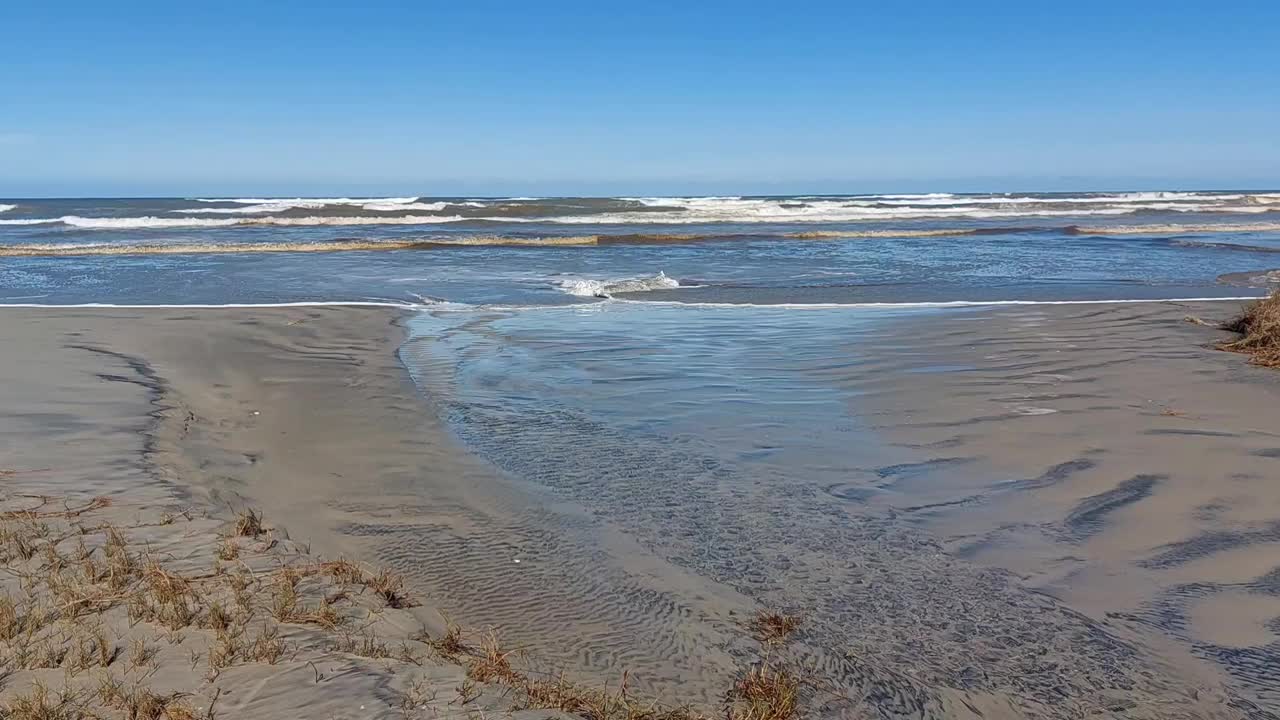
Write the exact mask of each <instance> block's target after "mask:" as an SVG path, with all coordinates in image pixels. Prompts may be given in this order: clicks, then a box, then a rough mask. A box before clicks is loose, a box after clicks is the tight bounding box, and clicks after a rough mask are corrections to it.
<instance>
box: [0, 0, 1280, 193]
mask: <svg viewBox="0 0 1280 720" xmlns="http://www.w3.org/2000/svg"><path fill="white" fill-rule="evenodd" d="M55 5H56V7H55ZM325 5H326V4H325V3H311V2H308V3H302V2H288V1H281V2H272V3H261V4H258V3H253V4H250V3H243V4H237V3H201V4H195V3H181V2H165V3H143V2H122V3H100V2H93V3H89V2H83V3H81V2H62V3H11V4H9V6H8V7H6V10H5V11H4V14H3V16H0V37H2V38H3V42H0V83H2V88H3V100H0V196H39V195H135V194H138V195H187V194H201V193H210V194H213V193H219V194H220V193H236V194H277V195H279V194H283V195H293V194H312V195H316V194H321V195H327V194H334V193H352V194H356V193H359V194H384V193H391V194H453V193H457V194H481V193H488V194H512V193H539V194H550V193H583V194H611V193H641V192H643V193H662V192H668V193H685V192H734V193H741V192H788V191H791V192H820V191H826V192H840V191H851V192H852V191H876V190H883V191H894V190H926V189H927V190H988V189H989V190H1006V189H1078V188H1084V187H1095V188H1140V187H1191V186H1195V187H1276V186H1280V91H1277V89H1276V88H1277V83H1278V81H1277V77H1278V76H1280V29H1278V28H1280V3H1274V2H1271V3H1262V2H1243V3H1241V2H1237V3H1225V2H1219V3H1196V4H1194V5H1192V4H1190V3H1186V4H1183V3H1177V2H1171V1H1169V0H1166V1H1165V2H1161V3H1146V2H1108V3H1101V2H1072V3H1052V4H1051V3H1028V2H1026V1H1025V0H1021V1H1020V2H1002V3H994V2H986V3H984V2H964V3H958V2H947V3H940V2H928V1H918V2H913V3H909V4H898V3H877V4H870V3H855V2H839V3H837V2H831V3H826V2H815V3H795V2H792V3H769V4H760V5H757V4H753V3H749V2H738V3H727V2H700V3H692V2H684V3H665V2H644V3H608V2H601V1H600V0H595V1H594V2H538V3H532V2H531V3H517V2H509V3H496V2H484V1H478V2H465V3H459V2H452V3H432V2H419V3H403V4H401V3H394V4H393V3H380V2H365V3H361V4H359V5H358V6H357V4H354V3H351V4H344V5H342V6H333V7H327V6H325Z"/></svg>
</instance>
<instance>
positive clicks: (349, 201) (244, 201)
mask: <svg viewBox="0 0 1280 720" xmlns="http://www.w3.org/2000/svg"><path fill="white" fill-rule="evenodd" d="M195 201H196V202H202V203H227V204H235V205H271V204H276V203H311V204H316V205H364V204H366V203H384V204H396V205H407V204H408V203H412V202H417V201H418V197H417V196H414V197H384V198H348V197H341V198H195Z"/></svg>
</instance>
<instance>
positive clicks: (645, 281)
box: [559, 272, 680, 298]
mask: <svg viewBox="0 0 1280 720" xmlns="http://www.w3.org/2000/svg"><path fill="white" fill-rule="evenodd" d="M559 285H560V289H561V290H563V291H565V292H566V293H568V294H570V295H576V296H578V297H598V298H608V297H613V296H614V294H616V293H637V292H648V291H650V290H670V289H672V288H678V287H680V283H679V282H678V281H676V280H674V279H673V278H669V277H667V276H666V274H665V273H662V272H659V273H658V274H657V275H653V276H650V277H638V278H623V279H620V280H592V279H586V278H573V279H569V280H561V281H560V283H559Z"/></svg>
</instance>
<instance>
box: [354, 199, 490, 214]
mask: <svg viewBox="0 0 1280 720" xmlns="http://www.w3.org/2000/svg"><path fill="white" fill-rule="evenodd" d="M464 204H466V203H464ZM447 207H449V203H447V202H433V203H420V202H412V203H400V202H381V201H379V202H371V203H365V204H364V205H361V206H360V209H361V210H368V211H370V212H401V211H404V210H421V211H423V212H436V211H439V210H443V209H445V208H447Z"/></svg>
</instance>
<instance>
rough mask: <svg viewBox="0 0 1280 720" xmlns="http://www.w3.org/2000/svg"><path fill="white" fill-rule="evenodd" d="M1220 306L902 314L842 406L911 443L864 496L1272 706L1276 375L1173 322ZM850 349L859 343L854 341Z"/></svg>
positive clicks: (1276, 694)
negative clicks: (1186, 654) (1159, 640)
mask: <svg viewBox="0 0 1280 720" xmlns="http://www.w3.org/2000/svg"><path fill="white" fill-rule="evenodd" d="M1237 309H1238V305H1237V304H1235V303H1203V304H1189V305H1187V304H1178V303H1155V304H1139V305H1100V306H1075V307H1061V306H1060V307H1052V306H1046V307H1039V308H1019V309H1006V310H984V311H976V312H972V313H968V314H954V313H953V314H950V315H948V316H946V317H942V316H935V317H932V318H924V319H920V320H915V321H910V322H907V323H905V324H903V325H901V326H900V327H898V328H897V330H898V333H897V336H898V337H899V338H901V339H900V340H899V341H898V342H896V343H884V344H880V345H876V346H875V347H873V349H872V350H871V352H870V354H871V356H872V359H871V360H870V362H869V363H868V366H867V368H866V370H867V372H866V373H864V374H862V375H860V378H861V381H860V383H859V389H860V390H862V391H863V392H864V393H865V394H864V395H862V396H861V398H860V401H859V405H860V407H859V408H858V411H859V412H863V413H871V414H872V415H873V416H874V421H873V423H874V425H875V427H876V430H877V431H878V432H879V433H880V434H881V435H882V436H883V437H885V438H886V439H888V440H890V441H891V442H892V443H893V444H894V445H896V446H898V447H900V448H903V449H904V450H907V451H909V452H911V453H915V454H918V455H921V459H920V460H919V461H917V462H915V463H909V464H904V465H902V466H899V467H886V468H879V469H878V478H877V479H876V480H875V481H873V482H872V483H870V487H868V486H867V485H859V486H858V489H859V490H860V491H861V494H860V495H859V496H860V497H861V498H863V500H864V502H865V506H866V507H867V508H868V509H873V510H876V511H881V512H888V513H892V514H893V515H895V516H897V517H898V518H900V519H901V520H902V521H903V522H906V523H910V524H912V525H914V526H916V527H919V528H921V529H923V530H925V531H927V532H928V533H929V534H931V535H933V536H936V537H938V538H939V539H940V540H941V542H942V543H943V545H944V547H946V549H947V551H948V553H949V554H951V555H953V556H955V557H959V558H963V559H965V560H969V561H972V562H974V563H977V564H980V565H985V566H991V567H997V568H1003V569H1008V570H1010V571H1012V572H1013V573H1015V574H1016V575H1017V577H1018V578H1019V580H1020V581H1021V582H1022V583H1023V584H1025V585H1026V586H1027V587H1029V588H1034V589H1036V590H1038V591H1041V592H1044V593H1046V594H1048V595H1051V596H1053V597H1055V598H1058V599H1060V600H1062V601H1063V602H1065V603H1066V604H1068V605H1069V606H1070V607H1072V608H1074V609H1076V610H1079V611H1081V612H1083V613H1085V614H1087V615H1088V616H1089V617H1091V618H1094V619H1096V620H1099V621H1105V622H1106V623H1107V624H1108V625H1110V626H1112V627H1122V626H1123V627H1125V628H1128V629H1131V630H1132V631H1133V632H1135V633H1137V634H1138V635H1148V636H1151V635H1157V636H1162V637H1165V638H1170V639H1173V640H1174V641H1175V642H1176V643H1177V644H1179V645H1181V646H1183V647H1185V648H1187V649H1188V650H1189V651H1190V652H1191V654H1193V655H1194V656H1195V657H1197V658H1199V659H1201V660H1202V661H1204V662H1205V664H1207V665H1210V666H1212V667H1214V668H1216V669H1218V670H1219V671H1221V672H1222V673H1223V674H1224V675H1225V676H1226V677H1227V678H1228V683H1229V684H1231V685H1233V686H1235V687H1236V688H1238V689H1239V692H1240V693H1241V694H1242V695H1244V696H1245V697H1248V698H1249V699H1250V700H1252V701H1253V702H1256V703H1257V704H1258V705H1259V706H1261V707H1263V708H1267V709H1269V710H1270V711H1271V712H1275V711H1276V710H1277V708H1278V707H1280V636H1278V634H1277V633H1278V631H1280V428H1278V427H1277V425H1276V420H1277V419H1278V418H1280V374H1278V373H1275V372H1274V371H1270V370H1266V369H1263V368H1258V367H1253V366H1250V365H1248V364H1247V358H1245V357H1243V356H1240V355H1233V354H1230V353H1224V352H1220V351H1216V350H1213V349H1211V348H1210V347H1208V346H1209V345H1210V344H1211V343H1212V342H1213V341H1214V340H1217V339H1220V338H1223V337H1227V336H1228V335H1227V334H1226V333H1221V332H1219V331H1215V330H1213V329H1211V328H1207V327H1204V326H1200V325H1196V324H1193V323H1190V322H1187V321H1186V317H1187V316H1193V317H1198V318H1202V319H1206V320H1210V321H1221V320H1224V319H1226V318H1228V317H1229V316H1230V315H1231V314H1232V313H1234V312H1235V311H1236V310H1237ZM861 350H862V351H863V352H866V348H865V347H864V348H861Z"/></svg>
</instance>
